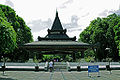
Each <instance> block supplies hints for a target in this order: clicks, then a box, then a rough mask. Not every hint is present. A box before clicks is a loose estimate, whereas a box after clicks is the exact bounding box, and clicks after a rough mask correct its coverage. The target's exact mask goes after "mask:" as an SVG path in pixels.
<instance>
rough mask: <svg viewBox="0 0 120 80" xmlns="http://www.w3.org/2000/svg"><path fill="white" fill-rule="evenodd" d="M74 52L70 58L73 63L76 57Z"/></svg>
mask: <svg viewBox="0 0 120 80" xmlns="http://www.w3.org/2000/svg"><path fill="white" fill-rule="evenodd" d="M75 54H76V53H75V52H73V53H72V58H73V62H74V61H76V56H75Z"/></svg>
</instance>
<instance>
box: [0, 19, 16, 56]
mask: <svg viewBox="0 0 120 80" xmlns="http://www.w3.org/2000/svg"><path fill="white" fill-rule="evenodd" d="M15 47H16V32H15V31H14V29H13V27H12V26H11V25H10V23H8V22H7V21H5V20H4V19H3V18H1V17H0V54H6V53H10V52H11V51H13V50H14V49H15Z"/></svg>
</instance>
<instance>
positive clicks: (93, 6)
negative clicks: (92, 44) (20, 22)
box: [0, 0, 120, 40]
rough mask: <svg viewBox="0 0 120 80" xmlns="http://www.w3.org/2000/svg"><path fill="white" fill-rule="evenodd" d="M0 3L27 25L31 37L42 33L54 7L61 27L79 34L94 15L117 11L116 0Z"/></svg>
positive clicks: (2, 0) (16, 0) (118, 0)
mask: <svg viewBox="0 0 120 80" xmlns="http://www.w3.org/2000/svg"><path fill="white" fill-rule="evenodd" d="M0 4H5V5H9V6H11V7H12V8H14V10H15V11H16V13H17V14H18V15H19V16H20V17H22V18H23V19H24V20H25V22H26V24H27V25H28V26H29V27H30V28H31V31H32V34H33V37H34V40H37V37H38V36H41V37H44V36H45V35H46V34H47V29H48V28H49V29H50V28H51V26H52V23H53V20H54V18H55V13H56V9H57V10H58V13H59V18H60V20H61V22H62V25H63V28H66V29H67V30H68V32H67V34H68V35H69V36H70V37H73V36H77V38H78V37H79V34H80V32H82V31H83V30H84V29H85V28H86V27H87V26H88V25H89V23H90V21H92V20H94V19H96V18H97V17H106V16H107V15H109V14H112V13H117V14H120V0H0Z"/></svg>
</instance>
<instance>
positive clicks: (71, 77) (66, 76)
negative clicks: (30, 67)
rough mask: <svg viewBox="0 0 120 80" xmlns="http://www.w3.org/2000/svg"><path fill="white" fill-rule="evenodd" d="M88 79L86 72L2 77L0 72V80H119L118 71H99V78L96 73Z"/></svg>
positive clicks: (22, 73)
mask: <svg viewBox="0 0 120 80" xmlns="http://www.w3.org/2000/svg"><path fill="white" fill-rule="evenodd" d="M90 75H91V77H88V73H87V71H81V72H77V71H73V72H44V71H40V72H34V71H7V72H5V75H4V76H3V74H2V72H0V80H120V71H119V70H115V71H112V74H109V72H108V71H105V70H104V71H100V77H97V75H98V74H97V73H91V74H90Z"/></svg>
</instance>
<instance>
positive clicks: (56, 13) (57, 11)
mask: <svg viewBox="0 0 120 80" xmlns="http://www.w3.org/2000/svg"><path fill="white" fill-rule="evenodd" d="M56 17H58V11H57V8H56Z"/></svg>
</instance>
